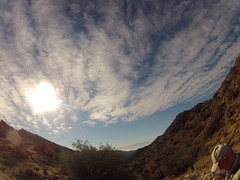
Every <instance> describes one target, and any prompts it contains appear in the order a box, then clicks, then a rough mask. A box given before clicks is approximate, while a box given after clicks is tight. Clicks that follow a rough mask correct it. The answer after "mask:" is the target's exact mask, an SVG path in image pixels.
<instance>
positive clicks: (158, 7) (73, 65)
mask: <svg viewBox="0 0 240 180" xmlns="http://www.w3.org/2000/svg"><path fill="white" fill-rule="evenodd" d="M239 35H240V1H239V0H228V1H225V0H211V1H208V0H199V1H192V0H151V1H149V0H57V1H56V0H38V1H32V0H19V1H15V0H0V42H1V43H0V102H1V107H0V118H1V119H3V120H4V121H6V122H7V123H8V124H9V125H11V126H12V127H14V128H15V129H21V128H24V129H26V130H28V131H30V132H32V133H34V134H38V135H40V136H42V137H44V138H46V139H49V140H51V141H53V142H56V143H58V144H60V145H63V146H66V147H70V148H71V147H72V146H71V144H72V143H73V142H75V141H76V140H77V139H80V140H88V141H89V142H90V144H92V145H94V146H98V145H99V143H103V144H105V143H107V142H108V143H109V144H111V145H112V146H114V147H116V148H117V149H122V150H129V149H135V148H137V147H141V146H143V145H147V144H149V143H150V142H152V141H153V140H154V139H155V138H156V137H157V136H160V135H162V134H163V133H164V131H165V130H166V128H167V127H168V126H169V125H170V124H171V123H172V121H173V120H174V118H175V117H176V115H177V114H178V113H180V112H182V111H184V110H188V109H191V108H192V107H193V106H195V105H197V104H198V103H200V102H203V101H205V100H207V99H210V98H212V96H213V94H214V93H215V92H216V91H217V90H218V88H219V87H220V86H221V83H222V81H223V80H224V79H225V77H226V75H227V74H228V72H229V70H230V68H231V67H232V66H233V64H234V61H235V59H236V57H237V56H238V55H239V49H240V42H239V41H240V39H239ZM44 87H47V88H45V89H44ZM41 89H42V90H41Z"/></svg>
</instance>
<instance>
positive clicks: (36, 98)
mask: <svg viewBox="0 0 240 180" xmlns="http://www.w3.org/2000/svg"><path fill="white" fill-rule="evenodd" d="M30 101H31V103H32V105H33V107H34V109H35V110H36V111H38V112H39V111H41V112H42V111H53V110H55V109H56V108H57V106H58V104H59V101H58V99H57V97H56V94H55V90H54V87H53V86H52V85H51V84H50V83H40V84H39V85H38V86H37V90H36V92H34V93H32V94H31V95H30Z"/></svg>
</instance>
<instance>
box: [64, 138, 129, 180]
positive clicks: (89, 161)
mask: <svg viewBox="0 0 240 180" xmlns="http://www.w3.org/2000/svg"><path fill="white" fill-rule="evenodd" d="M73 147H75V149H76V151H74V152H62V154H61V158H60V159H61V161H62V163H61V164H62V169H63V170H64V171H65V173H66V174H68V175H70V176H73V177H78V178H81V179H89V180H95V179H105V180H107V179H115V180H118V179H119V180H120V179H126V180H127V179H130V177H129V175H128V174H127V171H126V165H127V159H126V158H125V157H123V156H122V154H121V153H119V152H118V151H115V149H114V148H113V147H112V146H111V145H109V144H108V143H107V144H106V145H102V144H101V145H100V147H99V148H96V147H94V146H92V145H90V144H89V142H88V141H81V140H77V141H76V142H74V143H73Z"/></svg>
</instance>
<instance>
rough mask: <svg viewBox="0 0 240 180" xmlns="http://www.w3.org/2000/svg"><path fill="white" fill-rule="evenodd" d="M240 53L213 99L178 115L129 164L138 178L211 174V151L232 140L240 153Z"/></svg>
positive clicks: (130, 169)
mask: <svg viewBox="0 0 240 180" xmlns="http://www.w3.org/2000/svg"><path fill="white" fill-rule="evenodd" d="M239 92H240V56H239V57H238V58H237V59H236V61H235V65H234V66H233V67H232V68H231V69H230V72H229V74H228V75H227V77H226V79H225V80H224V81H223V83H222V85H221V87H220V88H219V90H218V91H217V92H216V93H215V95H214V96H213V98H212V99H210V100H208V101H205V102H203V103H200V104H198V105H196V106H195V107H193V108H192V109H190V110H187V111H184V112H182V113H180V114H178V115H177V116H176V118H175V119H174V121H173V123H172V124H171V125H170V126H169V128H168V129H167V130H166V131H165V133H164V134H163V135H162V136H159V137H157V138H156V139H155V141H154V142H153V143H152V144H151V145H149V146H148V147H147V148H146V149H145V150H144V151H143V152H141V155H138V156H137V158H136V159H135V160H134V161H132V163H131V164H130V165H129V171H130V172H131V173H133V174H135V175H136V176H137V177H138V179H175V178H176V179H178V178H179V177H183V176H184V175H186V174H189V173H194V172H198V173H209V172H210V168H211V165H212V163H211V156H210V154H211V151H212V149H213V147H214V146H215V145H216V144H218V143H228V144H230V145H231V146H232V147H233V149H234V150H235V151H239V152H240V146H239V144H240V128H239V127H240V93H239Z"/></svg>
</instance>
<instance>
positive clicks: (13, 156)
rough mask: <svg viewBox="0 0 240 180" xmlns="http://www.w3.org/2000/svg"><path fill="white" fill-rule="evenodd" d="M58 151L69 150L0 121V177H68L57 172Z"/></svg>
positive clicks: (8, 178)
mask: <svg viewBox="0 0 240 180" xmlns="http://www.w3.org/2000/svg"><path fill="white" fill-rule="evenodd" d="M62 151H71V150H69V149H67V148H65V147H62V146H60V145H57V144H55V143H53V142H50V141H48V140H46V139H44V138H42V137H40V136H38V135H35V134H32V133H30V132H28V131H26V130H24V129H21V130H14V128H12V127H11V126H9V125H8V124H7V123H6V122H4V121H3V120H1V121H0V179H4V180H14V179H20V180H21V179H24V180H27V179H59V178H60V177H61V179H69V177H68V176H67V175H66V174H62V173H61V172H62V171H61V165H60V164H59V159H58V157H59V156H58V155H59V153H61V152H62Z"/></svg>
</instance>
